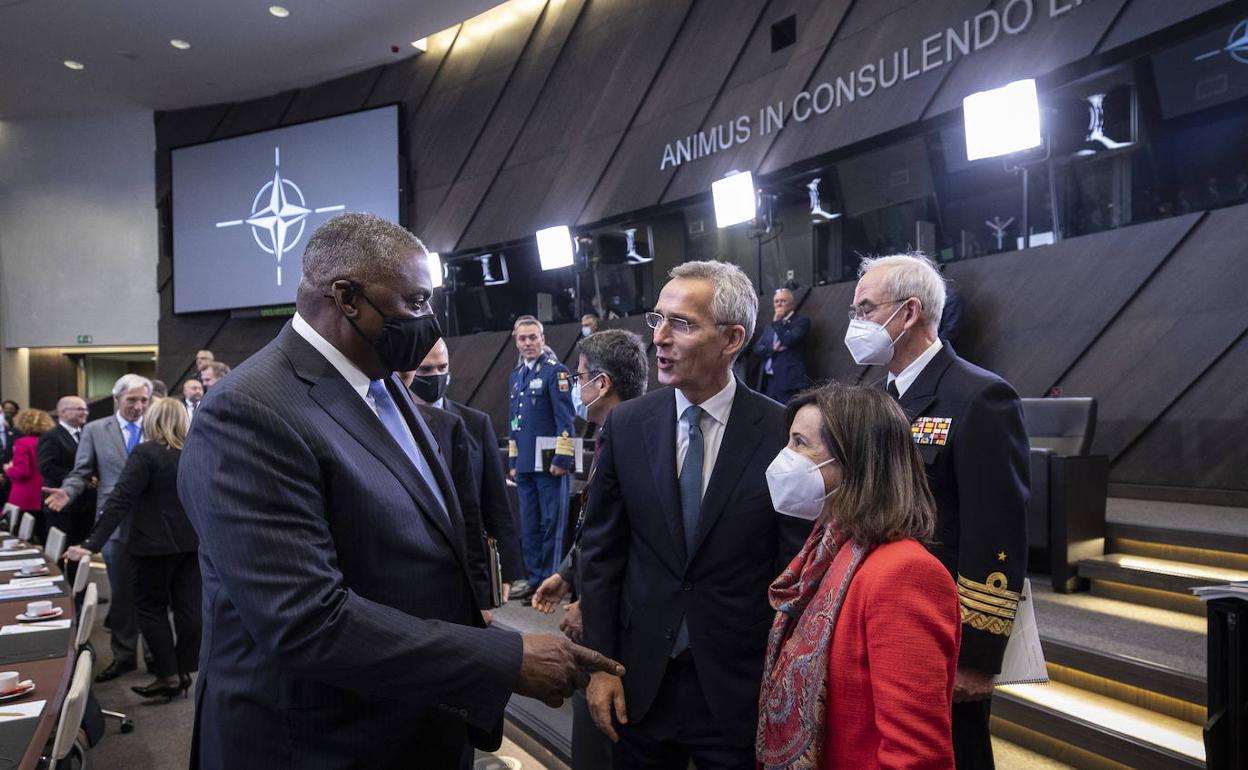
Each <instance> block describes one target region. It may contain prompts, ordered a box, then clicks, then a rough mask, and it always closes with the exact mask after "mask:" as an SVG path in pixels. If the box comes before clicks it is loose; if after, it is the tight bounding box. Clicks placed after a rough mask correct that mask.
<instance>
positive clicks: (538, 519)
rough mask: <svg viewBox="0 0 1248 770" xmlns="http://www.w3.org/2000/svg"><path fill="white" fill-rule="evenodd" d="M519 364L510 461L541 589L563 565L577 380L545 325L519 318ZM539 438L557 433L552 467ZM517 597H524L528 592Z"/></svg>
mask: <svg viewBox="0 0 1248 770" xmlns="http://www.w3.org/2000/svg"><path fill="white" fill-rule="evenodd" d="M512 336H513V337H514V338H515V340H516V348H517V349H519V351H520V364H519V365H518V366H516V368H515V369H514V370H512V372H511V378H510V380H509V382H508V392H509V393H510V394H511V407H510V420H511V422H510V426H509V427H510V430H509V433H510V442H509V444H508V451H507V455H508V458H507V465H508V468H509V469H510V473H511V477H512V478H513V479H515V482H516V491H517V493H518V496H519V498H520V545H521V548H522V549H523V552H524V569H525V573H526V577H527V579H528V583H529V586H530V587H531V588H536V587H537V586H539V585H541V583H542V581H543V580H545V579H546V578H548V577H550V576H551V575H552V574H554V573H555V571H556V570H557V569H558V568H559V562H560V560H561V559H563V550H564V548H563V534H564V532H565V531H566V530H567V520H568V479H569V474H571V472H572V470H573V467H574V465H573V461H574V459H575V458H574V455H573V446H574V441H573V438H572V437H573V435H574V431H575V429H576V426H575V412H574V410H573V408H572V379H571V376H570V374H569V372H568V368H567V367H566V366H564V365H563V364H562V363H560V362H559V359H558V358H556V357H555V356H554V354H552V353H551V352H550V350H549V349H548V348H547V347H546V337H545V336H544V334H543V329H542V323H541V321H538V320H537V319H536V318H534V317H533V316H529V315H526V316H520V317H519V318H517V319H516V323H515V325H514V326H513V327H512ZM540 437H554V438H555V446H554V450H555V451H554V457H553V459H551V460H550V464H549V466H547V465H546V464H545V463H544V462H543V463H542V464H541V467H539V466H538V462H539V460H540V457H541V452H540V451H539V450H538V449H537V440H538V438H540ZM513 597H514V598H523V594H521V595H518V596H517V595H515V594H514V593H513Z"/></svg>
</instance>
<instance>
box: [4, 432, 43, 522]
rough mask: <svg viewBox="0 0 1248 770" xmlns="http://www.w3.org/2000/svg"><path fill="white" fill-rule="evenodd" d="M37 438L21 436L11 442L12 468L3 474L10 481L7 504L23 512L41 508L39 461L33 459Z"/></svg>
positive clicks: (41, 491) (41, 479) (41, 489)
mask: <svg viewBox="0 0 1248 770" xmlns="http://www.w3.org/2000/svg"><path fill="white" fill-rule="evenodd" d="M37 443H39V437H38V436H22V437H21V438H19V439H18V440H17V441H14V442H13V466H12V467H11V468H9V469H8V470H7V471H5V472H4V474H5V475H6V476H8V477H9V479H11V480H12V482H13V486H12V487H10V489H9V499H8V502H10V503H12V504H14V505H16V506H17V507H18V508H21V509H22V510H23V511H38V510H42V508H43V476H40V475H39V460H38V458H36V457H35V444H37Z"/></svg>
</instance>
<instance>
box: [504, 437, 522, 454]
mask: <svg viewBox="0 0 1248 770" xmlns="http://www.w3.org/2000/svg"><path fill="white" fill-rule="evenodd" d="M507 456H508V457H519V456H520V448H519V447H517V446H516V440H515V439H512V440H510V441H508V442H507Z"/></svg>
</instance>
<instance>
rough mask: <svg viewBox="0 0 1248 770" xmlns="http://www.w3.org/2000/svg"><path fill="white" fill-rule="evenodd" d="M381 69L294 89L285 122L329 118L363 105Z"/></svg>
mask: <svg viewBox="0 0 1248 770" xmlns="http://www.w3.org/2000/svg"><path fill="white" fill-rule="evenodd" d="M380 75H381V69H380V68H378V67H373V68H370V69H367V70H364V71H363V72H357V73H355V74H353V75H346V76H345V77H340V78H337V79H335V80H330V81H328V82H325V83H319V84H317V85H315V86H312V87H311V88H305V89H303V90H300V91H296V92H295V100H294V102H293V103H292V104H291V105H290V109H289V110H287V111H286V115H285V117H284V118H283V119H282V124H283V125H289V124H292V123H302V122H304V121H306V120H316V119H318V118H328V117H332V116H334V115H341V114H343V113H345V112H353V111H355V110H358V109H360V108H362V107H363V106H364V104H365V102H366V101H367V100H368V95H369V93H371V92H372V90H373V86H374V85H375V84H376V83H377V78H378V77H379V76H380Z"/></svg>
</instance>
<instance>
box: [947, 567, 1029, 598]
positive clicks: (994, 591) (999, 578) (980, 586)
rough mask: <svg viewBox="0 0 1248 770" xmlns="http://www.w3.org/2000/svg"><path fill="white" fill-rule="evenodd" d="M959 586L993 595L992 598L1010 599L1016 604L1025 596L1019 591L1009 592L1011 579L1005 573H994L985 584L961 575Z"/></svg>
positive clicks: (959, 576)
mask: <svg viewBox="0 0 1248 770" xmlns="http://www.w3.org/2000/svg"><path fill="white" fill-rule="evenodd" d="M958 585H959V586H963V587H966V588H969V589H971V590H973V591H978V592H980V593H984V594H991V595H992V596H1000V597H1001V598H1003V599H1010V600H1012V601H1015V602H1017V601H1018V600H1019V599H1021V598H1022V596H1023V595H1022V594H1020V593H1018V592H1017V591H1010V590H1008V589H1009V586H1010V581H1009V578H1007V577H1006V576H1005V573H1002V572H994V573H992V574H991V575H989V576H988V581H987V582H985V583H976V582H975V581H974V580H971V579H970V578H968V577H966V576H965V575H962V574H959V575H958Z"/></svg>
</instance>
